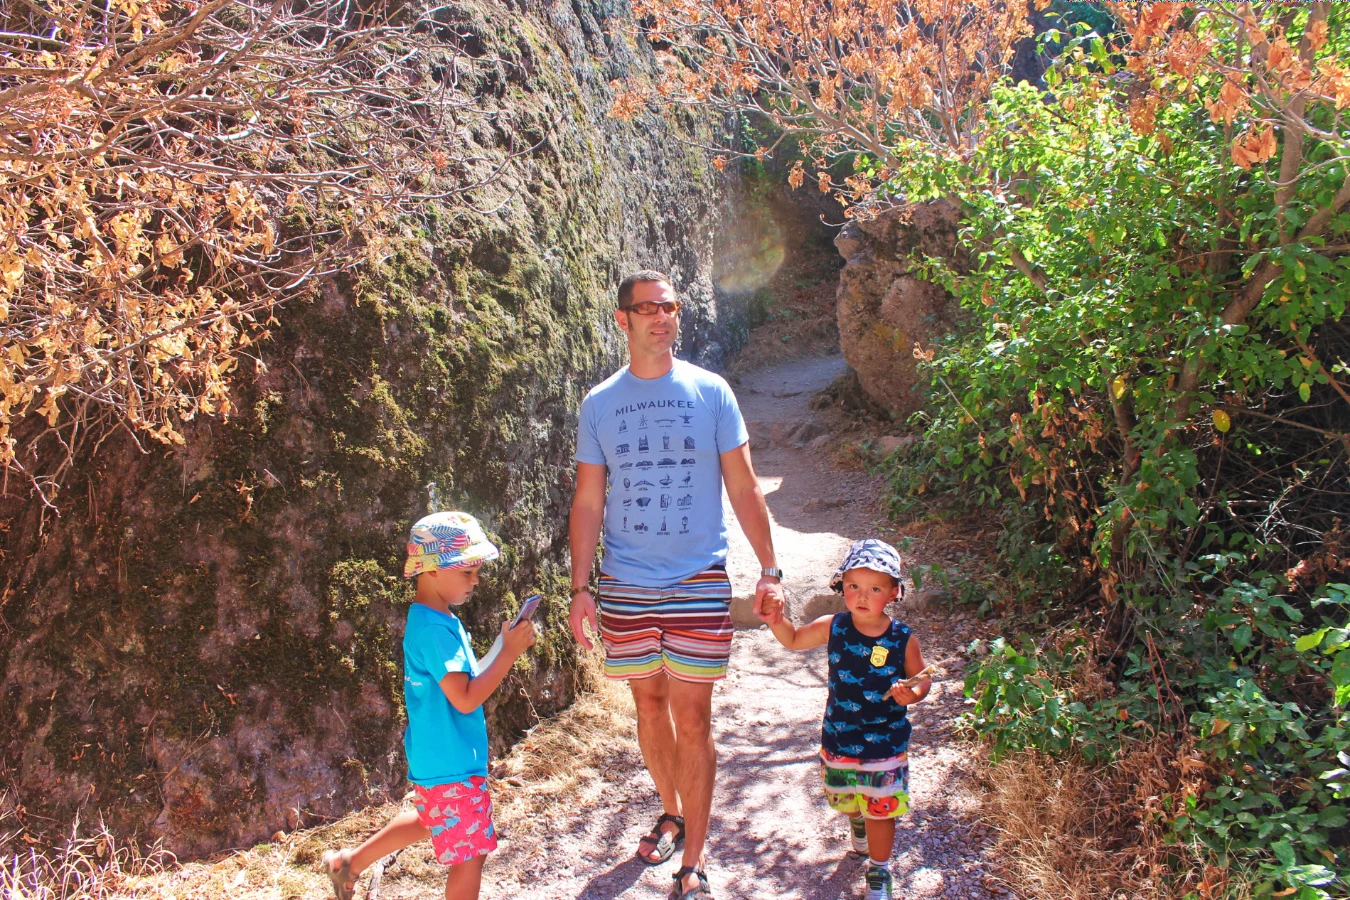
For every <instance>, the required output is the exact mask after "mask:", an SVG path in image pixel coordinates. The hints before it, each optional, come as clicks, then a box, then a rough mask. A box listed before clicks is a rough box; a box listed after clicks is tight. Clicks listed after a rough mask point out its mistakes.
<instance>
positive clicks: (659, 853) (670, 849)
mask: <svg viewBox="0 0 1350 900" xmlns="http://www.w3.org/2000/svg"><path fill="white" fill-rule="evenodd" d="M667 823H670V824H672V825H674V826H675V829H676V830H675V832H674V833H671V832H669V831H666V830H665V829H664V828H662V827H661V826H662V825H665V824H667ZM683 843H684V816H672V815H670V814H669V813H664V814H662V816H661V818H659V819H657V820H656V824H655V825H653V826H652V830H651V831H650V832H648V834H647V836H646V837H644V838H643V839H642V840H641V841H639V842H638V849H637V853H636V854H635V855H636V856H637V858H638V859H640V860H642V861H643V862H645V863H646V864H647V865H649V866H659V865H661V863H663V862H665V861H666V860H668V859H670V857H671V856H672V855H674V853H675V850H676V848H677V847H679V846H680V845H681V844H683ZM643 844H651V845H652V849H651V851H650V852H648V853H643V852H642V845H643Z"/></svg>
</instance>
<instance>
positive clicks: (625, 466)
mask: <svg viewBox="0 0 1350 900" xmlns="http://www.w3.org/2000/svg"><path fill="white" fill-rule="evenodd" d="M631 468H633V464H632V463H620V464H619V471H620V472H622V471H623V470H624V469H631Z"/></svg>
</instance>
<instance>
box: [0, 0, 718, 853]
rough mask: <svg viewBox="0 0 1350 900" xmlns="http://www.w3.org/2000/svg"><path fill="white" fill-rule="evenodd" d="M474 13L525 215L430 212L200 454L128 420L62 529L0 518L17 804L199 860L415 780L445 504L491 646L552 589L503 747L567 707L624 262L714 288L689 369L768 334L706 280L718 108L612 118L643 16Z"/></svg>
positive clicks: (501, 724)
mask: <svg viewBox="0 0 1350 900" xmlns="http://www.w3.org/2000/svg"><path fill="white" fill-rule="evenodd" d="M452 10H453V13H454V15H455V17H456V19H457V20H458V21H457V23H456V28H457V29H458V31H459V32H460V33H461V34H464V35H466V39H467V40H470V41H472V42H473V43H474V44H475V48H476V49H481V50H482V51H483V53H484V54H485V58H487V57H494V56H495V57H500V58H501V60H502V63H501V65H500V66H498V67H496V69H495V70H493V71H491V72H489V74H488V76H487V77H484V78H482V79H481V81H480V83H479V85H478V90H479V92H480V95H481V96H483V97H484V98H485V99H486V100H487V101H488V102H489V103H491V104H493V105H495V106H496V107H497V108H498V110H499V115H498V117H497V118H496V120H495V124H494V125H493V126H491V127H484V128H482V129H480V131H479V132H476V133H475V134H474V136H473V137H474V140H475V142H477V144H478V150H479V151H480V152H482V153H483V154H484V155H485V156H488V157H490V158H496V159H502V158H504V157H505V155H506V154H507V153H508V152H511V151H513V150H514V151H519V150H520V149H521V148H527V147H532V146H534V145H535V144H538V145H539V146H538V147H537V148H536V149H535V150H533V151H531V152H530V153H528V154H526V155H524V156H522V157H520V158H518V159H516V160H515V161H513V162H510V163H509V164H508V165H507V167H506V170H505V171H504V173H503V176H502V179H501V181H500V183H499V184H497V185H495V186H494V187H493V188H492V189H491V190H489V191H487V192H486V193H485V195H484V196H482V197H480V198H479V199H478V206H479V208H480V209H482V210H487V209H491V208H492V207H495V206H496V205H497V204H499V203H500V204H504V205H503V206H502V207H501V209H500V210H496V211H493V212H486V211H483V212H475V211H467V212H466V211H464V210H462V209H461V210H459V211H452V210H451V209H449V208H448V207H439V206H429V207H427V208H426V209H425V210H424V211H423V213H422V215H420V216H418V217H417V219H416V221H413V222H410V223H409V226H408V230H407V232H406V233H405V234H404V235H403V236H402V237H401V238H400V239H399V240H398V241H396V242H395V244H394V247H393V253H392V255H390V256H389V257H388V258H387V259H386V261H385V262H384V263H382V264H381V265H380V266H379V267H378V268H377V269H375V270H372V271H367V272H365V273H363V274H361V275H360V276H359V277H356V278H352V279H349V280H345V281H341V282H338V281H334V282H333V283H330V284H327V285H325V286H324V288H323V289H322V291H321V292H320V296H318V297H317V298H316V299H313V300H309V301H305V302H297V303H295V304H292V305H289V306H286V307H284V308H282V309H281V310H280V311H279V312H278V323H277V325H276V326H275V328H274V334H273V337H272V339H271V340H270V341H269V342H268V343H266V344H265V345H264V346H263V347H262V348H261V351H260V354H261V357H262V361H263V363H265V365H259V366H254V365H253V364H252V363H245V364H244V365H243V366H241V371H240V374H239V378H238V383H237V390H236V394H237V396H236V400H237V402H238V404H239V406H240V408H241V410H242V412H241V413H240V414H239V415H237V416H236V417H235V418H234V419H232V420H230V421H228V422H220V421H212V422H202V423H198V424H197V425H196V426H195V427H194V428H193V429H192V430H191V432H190V434H189V435H188V442H187V445H186V447H185V448H183V449H175V450H170V451H165V450H164V449H163V448H157V447H150V448H148V449H149V451H150V452H149V453H148V454H146V453H142V452H140V451H138V450H137V449H136V447H135V446H133V445H132V444H131V443H130V442H129V441H127V440H123V439H116V438H115V439H113V440H111V441H110V442H108V443H107V444H105V445H104V448H103V449H102V450H101V451H100V453H99V454H98V455H97V456H96V457H95V459H94V460H93V462H92V463H89V464H88V465H87V466H86V467H85V469H84V470H83V472H84V474H83V475H82V476H80V477H79V478H77V479H76V480H75V481H74V482H73V483H72V485H71V487H70V488H69V489H68V490H67V491H66V493H65V494H64V495H63V497H62V509H61V515H60V516H59V518H58V517H53V516H52V515H51V514H50V512H47V513H44V512H43V511H42V510H41V509H40V508H38V507H37V506H36V505H35V504H32V503H22V504H20V503H16V502H13V501H11V503H10V505H9V506H2V505H0V550H3V552H4V556H3V558H2V559H0V565H3V569H0V572H2V573H3V574H0V679H2V680H0V721H3V722H4V723H5V726H4V728H3V731H2V732H0V805H3V808H0V816H5V817H7V818H8V817H13V819H12V820H11V821H17V822H18V823H19V824H20V825H21V826H23V827H24V828H26V829H28V830H30V831H31V832H34V833H38V832H41V831H43V830H46V831H48V832H49V833H55V832H57V831H59V830H60V829H61V828H64V827H65V826H66V825H68V824H69V823H70V822H72V821H73V820H74V819H75V817H76V816H77V814H78V816H79V817H80V818H81V819H82V820H83V821H86V822H88V821H90V820H91V819H94V818H96V817H97V816H99V815H102V816H103V817H104V818H105V820H106V821H107V823H108V824H109V826H110V827H112V828H113V829H114V830H115V831H117V832H121V833H123V834H136V835H138V836H140V837H141V838H155V837H158V838H162V839H164V841H165V843H166V845H167V846H168V847H169V849H171V850H173V851H174V852H176V853H178V854H180V855H187V856H191V855H199V854H205V853H210V852H213V851H216V850H219V849H221V848H225V847H231V846H238V845H241V844H245V843H248V842H250V841H255V840H257V839H260V838H263V837H265V836H267V835H270V834H271V833H273V832H275V831H276V830H278V829H290V828H294V827H297V826H300V825H305V824H312V823H315V822H318V821H323V820H324V819H326V818H327V817H334V816H339V815H341V814H343V813H345V812H347V811H349V810H351V809H353V808H356V807H359V806H361V805H364V804H367V803H370V802H372V801H375V800H380V799H384V798H386V797H388V796H391V795H395V796H396V795H398V794H400V793H401V792H402V791H403V789H404V787H405V782H404V775H405V764H404V760H403V757H402V741H401V735H402V729H403V712H402V708H401V707H402V701H401V694H402V684H401V663H402V653H401V639H402V632H403V620H404V616H405V614H406V607H407V604H408V602H409V599H410V597H411V591H410V588H409V586H408V584H407V583H406V582H404V581H403V579H402V578H401V577H399V576H400V573H401V566H402V556H403V541H404V540H405V536H406V533H407V529H408V526H409V524H410V523H411V522H412V521H413V520H415V519H416V518H417V517H419V516H421V515H422V514H424V513H426V512H427V511H428V508H429V506H430V505H431V504H432V503H433V502H434V503H435V504H436V505H437V506H439V507H440V508H463V509H467V510H470V511H472V512H474V513H476V514H478V515H479V516H480V517H481V518H482V519H483V520H484V522H485V524H486V525H487V527H488V528H489V530H490V531H491V532H492V533H493V534H494V535H495V536H496V537H497V538H498V539H499V541H500V543H501V546H502V549H503V555H502V560H501V561H500V562H499V563H497V564H495V565H493V566H490V567H488V568H487V569H485V576H486V577H485V580H484V582H483V583H482V585H481V586H480V588H479V590H478V592H477V594H476V596H475V598H474V599H473V600H472V601H471V602H470V603H469V604H468V605H467V607H466V608H465V610H464V614H463V615H464V618H465V620H466V624H467V626H468V627H469V629H470V631H471V632H472V633H473V634H474V635H475V640H476V641H477V642H478V644H479V649H480V650H482V649H485V648H486V646H487V645H488V643H490V640H491V638H492V636H493V634H494V633H495V632H496V630H497V627H498V625H499V623H500V621H501V619H502V618H503V617H504V616H506V615H508V614H510V613H511V612H513V611H514V610H515V609H516V608H517V606H518V603H519V600H520V599H521V598H523V597H524V596H525V595H526V594H527V593H529V592H531V591H534V590H539V591H542V592H543V593H544V595H545V597H546V598H547V603H546V606H545V618H546V620H547V624H546V627H545V628H544V631H543V636H542V637H541V639H540V641H539V642H538V644H537V645H536V646H535V648H534V649H533V650H532V651H531V653H530V654H529V657H528V661H527V664H526V665H522V666H518V667H517V669H516V670H515V672H514V673H513V674H512V675H511V676H510V678H509V679H508V681H507V682H506V683H505V685H504V686H503V687H502V689H501V690H500V691H498V692H497V694H496V695H494V697H493V699H492V700H490V701H489V704H488V711H489V720H490V731H491V734H492V740H493V747H494V751H495V752H497V753H500V752H501V751H502V750H503V749H504V748H505V747H506V746H507V745H508V744H509V742H510V741H512V740H513V739H514V738H515V737H517V736H518V735H519V734H520V733H521V731H522V730H523V729H524V728H526V727H528V726H529V725H530V724H532V723H533V722H535V721H536V720H537V718H538V717H539V716H544V715H548V714H550V713H553V712H556V711H557V710H559V709H560V708H562V707H563V706H565V705H566V704H567V703H568V702H569V701H570V700H571V699H572V697H573V695H574V693H575V690H576V686H577V660H576V655H575V649H574V646H573V644H572V641H571V639H570V637H569V636H568V634H567V631H566V602H567V590H566V587H567V570H566V559H567V557H566V549H567V541H566V515H567V511H568V508H569V504H570V493H571V479H572V469H573V463H572V451H573V444H574V437H575V424H576V415H577V410H578V407H579V404H580V401H581V398H582V397H583V396H584V394H585V392H586V390H587V389H588V388H589V387H590V386H591V385H592V384H594V383H596V382H598V381H599V380H600V379H601V378H603V377H604V376H605V375H607V374H608V373H609V372H611V371H613V370H614V369H615V368H617V367H618V366H620V365H622V364H623V362H624V359H625V357H624V352H623V344H622V340H621V337H622V336H621V334H619V332H618V331H617V329H616V328H615V326H614V324H613V318H612V314H611V310H612V307H613V292H614V288H615V285H616V283H617V281H618V280H619V279H620V278H621V277H622V275H623V274H624V273H625V272H626V271H628V270H631V269H635V268H639V267H656V268H661V269H664V270H665V271H667V272H669V273H670V274H671V275H672V276H673V277H674V280H675V281H676V283H677V287H678V289H679V290H680V292H681V294H682V295H683V296H684V297H685V299H686V301H687V302H688V303H689V304H690V305H691V306H692V309H690V310H689V313H688V314H687V315H686V316H684V317H683V318H684V321H683V325H684V336H683V338H682V341H683V343H682V347H681V350H680V354H681V356H683V357H685V358H690V359H694V360H697V361H699V362H702V363H703V364H705V365H711V366H714V367H715V366H716V365H717V364H718V363H719V362H720V361H721V358H722V356H723V355H724V354H725V352H726V351H728V350H729V349H731V348H730V347H729V346H728V342H729V341H731V340H734V339H733V338H729V337H728V336H729V335H734V334H743V333H744V322H743V320H740V321H738V317H741V318H742V319H743V314H742V313H741V312H738V311H737V310H735V309H733V308H730V307H731V306H733V304H730V303H728V302H727V301H725V299H724V298H721V297H719V296H718V294H717V292H716V291H715V290H714V288H713V286H712V281H711V279H710V277H709V273H710V270H711V267H712V244H713V239H714V235H715V233H716V230H717V223H718V218H719V215H720V211H721V204H722V199H721V198H722V197H724V196H725V193H724V189H725V188H726V185H724V184H720V183H719V181H718V178H719V176H718V175H717V174H716V173H715V172H714V171H713V170H712V169H711V167H710V166H708V165H707V161H706V158H705V156H704V154H703V153H702V152H701V151H698V150H693V149H690V142H696V143H701V144H708V143H711V142H712V140H713V137H714V135H713V131H712V124H711V123H707V122H699V121H696V120H694V119H693V118H678V117H677V118H669V119H661V118H658V117H655V116H651V115H648V116H647V117H646V118H645V119H644V120H643V122H642V124H641V125H640V126H639V125H633V124H627V123H623V122H618V121H615V120H613V119H610V118H608V117H607V116H606V110H607V109H608V107H609V103H610V99H611V97H610V88H609V84H610V82H611V80H613V79H620V78H626V77H628V76H629V75H630V74H634V73H635V74H637V75H639V76H642V77H652V76H653V75H654V74H655V73H656V66H657V63H656V61H655V59H654V58H653V56H652V54H651V52H650V51H649V50H648V49H647V48H646V47H645V46H641V45H639V44H638V43H637V42H635V41H634V40H633V39H632V38H631V36H630V29H631V27H632V23H631V19H630V18H629V13H628V11H627V9H626V6H624V5H621V4H615V3H606V2H604V0H578V2H575V3H572V4H539V5H535V4H528V5H527V4H511V5H494V4H488V3H481V4H476V5H472V6H470V5H461V6H457V7H452ZM429 497H434V498H435V499H434V500H433V499H429ZM10 827H11V824H8V823H7V825H6V828H7V829H9V828H10Z"/></svg>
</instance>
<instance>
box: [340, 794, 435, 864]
mask: <svg viewBox="0 0 1350 900" xmlns="http://www.w3.org/2000/svg"><path fill="white" fill-rule="evenodd" d="M428 840H431V830H430V829H428V828H427V827H426V826H425V825H423V824H422V823H421V822H420V821H418V818H417V810H415V809H408V810H404V811H403V812H401V813H399V814H398V815H396V816H394V818H392V819H390V820H389V824H388V825H385V826H384V827H383V828H381V829H380V830H379V831H377V832H375V833H374V834H372V835H371V836H370V837H368V838H366V842H365V843H364V844H362V845H361V846H360V847H357V848H356V849H355V850H353V851H352V854H351V857H350V859H351V865H352V875H360V874H361V873H362V872H364V871H365V870H366V869H368V868H370V867H371V866H372V865H374V863H375V861H376V860H378V859H380V858H381V857H384V856H388V855H389V854H390V853H396V852H397V851H399V850H402V849H403V848H404V847H409V846H411V845H413V844H416V843H417V842H418V841H428Z"/></svg>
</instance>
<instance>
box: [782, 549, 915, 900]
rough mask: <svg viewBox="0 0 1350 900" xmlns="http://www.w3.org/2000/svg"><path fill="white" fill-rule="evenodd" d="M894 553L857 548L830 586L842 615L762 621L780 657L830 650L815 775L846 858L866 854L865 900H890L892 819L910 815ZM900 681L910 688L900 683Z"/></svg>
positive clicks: (907, 657)
mask: <svg viewBox="0 0 1350 900" xmlns="http://www.w3.org/2000/svg"><path fill="white" fill-rule="evenodd" d="M903 577H904V572H903V570H902V568H901V564H900V554H898V553H897V552H896V551H895V548H894V547H892V546H891V545H890V544H887V543H885V542H883V541H878V540H874V539H868V540H863V541H858V542H856V543H854V544H853V546H851V547H850V548H849V551H848V555H847V556H846V557H845V558H844V562H843V564H842V565H840V566H839V569H838V571H836V572H835V573H834V577H833V578H832V579H831V580H830V587H831V588H833V589H834V590H835V591H839V592H842V593H843V595H844V605H845V606H846V607H847V608H848V611H847V612H842V613H839V614H837V615H834V616H821V617H820V618H819V619H816V620H815V621H814V622H811V623H809V624H807V625H803V626H801V627H800V628H798V627H796V626H795V625H793V624H792V623H791V622H790V621H788V620H787V619H786V618H784V616H783V606H782V604H781V602H780V603H779V604H777V605H776V606H775V608H773V609H770V608H768V605H767V604H766V607H765V609H764V614H763V618H764V620H765V621H766V622H768V624H769V627H770V628H772V629H773V634H774V637H776V638H778V642H779V643H780V644H782V645H783V646H784V647H787V648H788V649H789V650H810V649H811V648H813V647H819V646H820V645H821V644H828V645H829V664H830V682H829V685H830V694H829V700H828V701H827V702H826V704H825V722H824V726H823V727H822V729H821V749H820V760H821V764H820V765H821V774H822V776H823V778H824V781H825V799H826V801H827V802H828V803H829V805H830V808H831V809H833V810H835V811H837V812H841V813H843V814H844V815H846V816H848V817H849V824H850V837H851V839H852V847H853V850H854V851H855V852H857V853H860V854H861V853H866V854H867V855H868V865H867V871H866V875H865V880H866V883H867V893H866V898H867V900H891V894H892V889H891V872H890V860H891V849H892V846H893V844H894V842H895V819H896V817H897V816H901V815H904V814H905V813H906V812H908V811H909V755H908V751H909V736H910V731H911V728H910V723H909V717H908V715H907V714H906V711H907V707H909V706H910V704H913V703H918V702H919V701H920V700H922V699H923V698H924V697H926V696H928V691H929V689H930V688H931V687H932V681H931V680H929V679H927V678H918V679H915V678H914V676H918V675H921V674H923V673H924V672H925V668H926V667H925V665H924V661H923V653H922V651H920V649H919V640H918V638H916V637H914V636H913V635H912V634H911V633H910V630H909V626H907V625H905V624H903V623H901V622H899V621H897V620H895V619H892V618H891V617H890V615H889V614H888V613H887V612H886V604H888V603H890V602H891V601H893V600H895V599H896V598H897V597H898V596H899V594H900V584H901V579H902V578H903ZM907 679H908V680H909V681H911V682H912V683H907Z"/></svg>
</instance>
